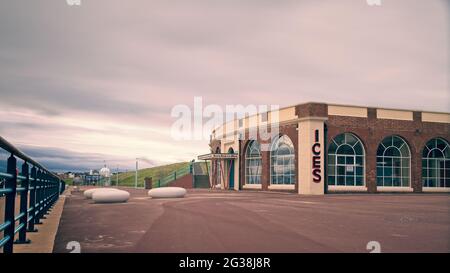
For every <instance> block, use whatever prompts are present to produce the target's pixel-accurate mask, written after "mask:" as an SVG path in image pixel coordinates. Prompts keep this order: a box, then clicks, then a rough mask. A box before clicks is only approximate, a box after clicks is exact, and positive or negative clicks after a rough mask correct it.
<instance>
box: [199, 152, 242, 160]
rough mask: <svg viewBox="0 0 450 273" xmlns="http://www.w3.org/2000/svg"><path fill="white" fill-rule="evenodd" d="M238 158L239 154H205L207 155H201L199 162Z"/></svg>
mask: <svg viewBox="0 0 450 273" xmlns="http://www.w3.org/2000/svg"><path fill="white" fill-rule="evenodd" d="M236 158H238V154H234V153H233V154H221V153H217V154H213V153H211V154H205V155H199V156H198V160H216V159H223V160H227V159H228V160H233V159H236Z"/></svg>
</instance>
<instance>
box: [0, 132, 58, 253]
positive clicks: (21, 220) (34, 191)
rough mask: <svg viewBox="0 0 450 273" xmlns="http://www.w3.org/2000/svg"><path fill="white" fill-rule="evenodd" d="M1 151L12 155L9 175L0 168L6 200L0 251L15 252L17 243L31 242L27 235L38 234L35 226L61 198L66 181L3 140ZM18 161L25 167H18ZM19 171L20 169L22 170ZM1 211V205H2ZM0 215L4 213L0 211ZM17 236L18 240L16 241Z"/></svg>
mask: <svg viewBox="0 0 450 273" xmlns="http://www.w3.org/2000/svg"><path fill="white" fill-rule="evenodd" d="M0 151H2V152H4V151H6V152H7V153H8V154H10V156H9V157H8V159H7V160H6V172H3V170H1V169H0V180H3V187H1V188H0V198H1V199H4V200H1V201H4V207H3V209H4V220H3V223H1V222H0V232H2V231H3V238H0V249H2V248H3V253H12V252H13V246H14V244H25V243H30V240H28V239H27V233H28V232H37V231H38V230H37V229H36V228H35V225H38V224H42V223H41V222H40V220H41V219H45V215H46V214H48V213H49V211H50V209H51V208H52V206H53V205H54V203H55V202H56V201H57V200H58V198H59V195H60V194H61V193H62V192H63V191H64V190H65V187H66V185H65V182H64V181H62V180H61V179H60V178H59V177H58V176H56V175H55V174H53V173H52V172H50V171H49V170H47V169H46V168H45V167H44V166H42V165H41V164H39V163H38V162H36V161H34V160H33V159H32V158H30V157H28V156H27V155H26V154H24V153H22V152H21V151H20V150H19V149H17V148H16V147H14V146H13V145H11V144H10V143H9V142H8V141H6V140H5V139H4V138H2V137H0ZM18 160H19V161H21V163H22V164H18ZM19 168H20V170H19ZM17 195H19V200H18V201H19V202H18V204H19V207H20V208H19V213H18V215H16V214H15V211H16V196H17ZM0 208H1V206H0ZM0 213H1V211H0ZM17 234H18V236H17V237H18V238H17V240H15V241H14V238H15V237H16V235H17Z"/></svg>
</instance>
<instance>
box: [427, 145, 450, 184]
mask: <svg viewBox="0 0 450 273" xmlns="http://www.w3.org/2000/svg"><path fill="white" fill-rule="evenodd" d="M422 182H423V186H424V187H441V188H444V187H445V188H448V187H450V146H449V144H448V142H447V141H446V140H444V139H442V138H434V139H432V140H430V141H428V142H427V144H426V145H425V147H424V148H423V153H422Z"/></svg>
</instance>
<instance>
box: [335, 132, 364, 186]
mask: <svg viewBox="0 0 450 273" xmlns="http://www.w3.org/2000/svg"><path fill="white" fill-rule="evenodd" d="M364 156H365V152H364V147H363V145H362V143H361V141H360V140H359V139H358V138H357V137H356V136H355V135H353V134H351V133H344V134H340V135H337V136H336V137H335V138H333V140H332V141H331V143H330V146H329V147H328V185H331V186H363V185H364V182H365V179H364V173H365V172H364V170H365V157H364Z"/></svg>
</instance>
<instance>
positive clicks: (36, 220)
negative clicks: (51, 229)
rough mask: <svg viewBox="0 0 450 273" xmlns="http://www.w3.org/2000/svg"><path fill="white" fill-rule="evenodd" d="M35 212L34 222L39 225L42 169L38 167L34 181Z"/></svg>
mask: <svg viewBox="0 0 450 273" xmlns="http://www.w3.org/2000/svg"><path fill="white" fill-rule="evenodd" d="M36 187H37V189H36V206H35V208H36V212H35V216H34V224H36V225H40V224H42V222H41V206H42V203H41V201H42V170H40V169H39V171H38V172H37V181H36Z"/></svg>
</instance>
